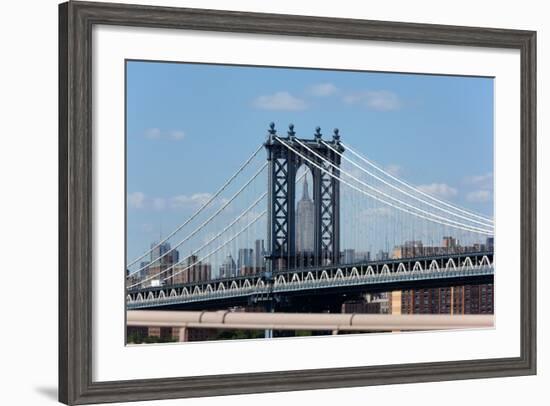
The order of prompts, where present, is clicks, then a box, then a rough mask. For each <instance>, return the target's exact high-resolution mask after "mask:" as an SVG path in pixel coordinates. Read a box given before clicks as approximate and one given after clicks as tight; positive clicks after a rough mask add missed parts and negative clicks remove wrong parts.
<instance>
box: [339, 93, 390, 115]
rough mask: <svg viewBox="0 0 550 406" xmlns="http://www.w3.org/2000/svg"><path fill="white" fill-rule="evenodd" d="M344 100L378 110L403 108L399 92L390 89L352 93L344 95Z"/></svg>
mask: <svg viewBox="0 0 550 406" xmlns="http://www.w3.org/2000/svg"><path fill="white" fill-rule="evenodd" d="M343 100H344V102H346V103H348V104H363V105H365V107H367V108H368V109H371V110H376V111H392V110H398V109H399V108H401V100H400V99H399V97H398V96H397V94H395V93H393V92H390V91H389V90H368V91H364V92H356V93H350V94H347V95H346V96H344V99H343Z"/></svg>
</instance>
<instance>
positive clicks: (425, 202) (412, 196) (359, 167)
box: [321, 140, 493, 227]
mask: <svg viewBox="0 0 550 406" xmlns="http://www.w3.org/2000/svg"><path fill="white" fill-rule="evenodd" d="M321 142H322V143H323V144H324V145H325V146H326V147H328V148H329V149H330V150H332V151H333V152H335V153H336V154H338V155H339V156H340V157H342V158H344V159H345V160H346V161H348V162H349V163H351V164H352V165H353V166H355V167H356V168H358V169H359V170H361V171H363V172H365V173H366V174H368V175H370V176H372V177H373V178H375V179H377V180H379V181H380V182H382V183H384V184H385V185H388V186H389V187H391V188H392V189H395V190H397V191H398V192H401V193H403V194H404V195H405V196H407V197H410V198H413V199H415V200H417V201H419V202H421V203H424V204H426V205H428V206H430V207H433V208H434V209H437V210H440V211H442V212H445V213H447V214H450V215H452V216H455V217H460V218H462V219H464V220H466V221H469V222H471V223H477V224H480V225H482V226H489V227H493V225H492V224H487V222H490V223H492V221H490V220H485V222H481V221H478V220H474V219H472V218H471V217H466V216H463V215H461V214H458V213H454V212H452V211H450V210H447V209H445V208H442V207H440V206H437V205H435V204H433V203H431V202H429V201H427V200H424V199H422V198H420V197H417V196H415V195H414V194H411V193H409V192H407V191H405V190H403V189H401V188H399V187H398V186H395V185H393V184H391V183H390V182H388V181H386V180H385V179H383V178H381V177H379V176H377V175H376V174H374V173H372V172H370V171H369V170H367V169H365V168H363V167H362V166H361V165H358V164H357V163H356V162H354V161H352V160H351V159H349V158H348V157H347V156H345V155H344V154H342V153H341V152H340V151H338V150H337V149H335V148H334V147H333V146H332V145H330V144H328V143H326V142H325V141H324V140H321Z"/></svg>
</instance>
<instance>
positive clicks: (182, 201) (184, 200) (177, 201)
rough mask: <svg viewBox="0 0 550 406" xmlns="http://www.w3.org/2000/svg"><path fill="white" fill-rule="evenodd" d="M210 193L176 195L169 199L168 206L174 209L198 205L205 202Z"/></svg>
mask: <svg viewBox="0 0 550 406" xmlns="http://www.w3.org/2000/svg"><path fill="white" fill-rule="evenodd" d="M211 197H212V195H211V194H210V193H195V194H192V195H190V196H188V195H178V196H174V197H172V198H171V199H170V207H172V208H174V209H179V208H187V207H200V206H202V205H203V204H205V203H206V202H207V201H208V199H210V198H211Z"/></svg>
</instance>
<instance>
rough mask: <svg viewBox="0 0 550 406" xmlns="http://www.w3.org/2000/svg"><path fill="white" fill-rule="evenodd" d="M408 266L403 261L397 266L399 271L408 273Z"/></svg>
mask: <svg viewBox="0 0 550 406" xmlns="http://www.w3.org/2000/svg"><path fill="white" fill-rule="evenodd" d="M407 272H408V271H407V267H405V264H404V263H403V262H400V263H399V266H398V267H397V273H399V274H400V273H407Z"/></svg>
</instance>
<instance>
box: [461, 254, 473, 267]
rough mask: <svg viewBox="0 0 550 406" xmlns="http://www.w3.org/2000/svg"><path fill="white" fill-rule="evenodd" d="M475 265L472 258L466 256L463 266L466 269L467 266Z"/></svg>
mask: <svg viewBox="0 0 550 406" xmlns="http://www.w3.org/2000/svg"><path fill="white" fill-rule="evenodd" d="M473 267H474V264H473V263H472V258H470V257H466V259H465V260H464V262H463V263H462V268H463V269H465V268H473Z"/></svg>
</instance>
